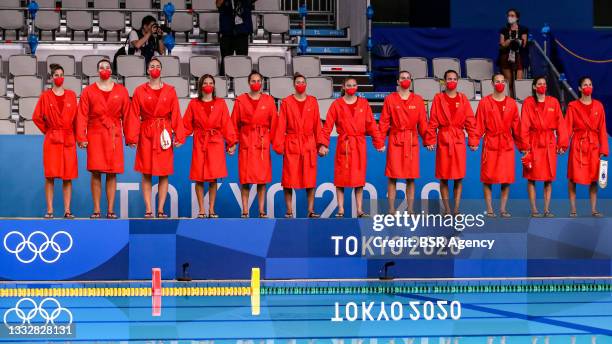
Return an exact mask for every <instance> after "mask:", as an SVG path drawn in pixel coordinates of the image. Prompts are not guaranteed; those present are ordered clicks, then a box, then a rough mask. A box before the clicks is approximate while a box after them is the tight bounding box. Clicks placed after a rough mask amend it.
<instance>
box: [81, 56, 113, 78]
mask: <svg viewBox="0 0 612 344" xmlns="http://www.w3.org/2000/svg"><path fill="white" fill-rule="evenodd" d="M102 59H107V60H110V59H109V57H108V56H106V55H85V56H83V58H82V59H81V74H82V75H83V77H97V76H98V62H99V61H100V60H102Z"/></svg>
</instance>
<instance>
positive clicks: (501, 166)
mask: <svg viewBox="0 0 612 344" xmlns="http://www.w3.org/2000/svg"><path fill="white" fill-rule="evenodd" d="M483 136H484V144H483V146H482V157H481V159H480V181H481V182H483V183H485V184H511V183H514V160H515V159H514V143H515V142H516V144H517V145H519V146H520V128H519V113H518V106H517V105H516V101H514V99H512V98H511V97H506V99H505V105H504V109H503V112H500V109H499V106H498V104H497V101H496V100H495V99H493V96H492V95H488V96H486V97H485V98H483V99H482V100H481V101H480V103H479V104H478V110H477V111H476V128H475V130H474V131H473V132H472V135H470V137H469V138H468V145H469V146H478V145H479V144H480V139H481V138H482V137H483Z"/></svg>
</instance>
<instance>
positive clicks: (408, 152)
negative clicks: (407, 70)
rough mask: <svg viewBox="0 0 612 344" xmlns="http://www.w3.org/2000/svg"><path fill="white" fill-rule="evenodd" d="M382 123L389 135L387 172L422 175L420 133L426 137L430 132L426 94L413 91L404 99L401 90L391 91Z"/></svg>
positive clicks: (393, 175) (396, 175)
mask: <svg viewBox="0 0 612 344" xmlns="http://www.w3.org/2000/svg"><path fill="white" fill-rule="evenodd" d="M378 124H379V127H380V133H381V134H382V135H383V137H384V136H387V135H389V145H388V150H387V166H386V168H385V175H386V176H387V177H389V178H401V179H404V178H405V179H415V178H418V177H419V137H418V135H421V139H423V140H424V139H425V134H426V133H427V111H426V110H425V102H424V101H423V98H421V96H419V95H418V94H414V93H410V97H409V98H408V99H407V100H403V99H402V98H401V97H400V95H399V93H397V92H394V93H391V94H390V95H388V96H387V97H386V98H385V103H384V105H383V109H382V114H381V116H380V120H379V121H378ZM417 133H418V135H417Z"/></svg>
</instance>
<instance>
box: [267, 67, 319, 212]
mask: <svg viewBox="0 0 612 344" xmlns="http://www.w3.org/2000/svg"><path fill="white" fill-rule="evenodd" d="M293 86H294V88H295V92H294V94H292V95H290V96H288V97H286V98H285V99H283V101H282V103H281V109H280V115H279V118H278V125H277V126H276V131H275V132H274V138H273V140H272V142H273V149H274V151H276V152H277V153H278V154H282V155H283V177H282V180H281V185H282V186H283V192H284V194H285V205H286V207H287V213H286V214H285V217H287V218H291V217H293V206H292V203H293V189H306V197H307V200H308V217H309V218H318V217H320V215H319V214H317V213H315V211H314V198H315V187H316V186H317V152H318V150H317V142H318V141H319V140H321V134H322V132H321V118H320V114H319V104H318V103H317V99H316V98H315V97H313V96H310V95H308V94H306V87H307V83H306V78H305V77H304V76H303V75H301V74H297V73H296V74H295V75H294V76H293Z"/></svg>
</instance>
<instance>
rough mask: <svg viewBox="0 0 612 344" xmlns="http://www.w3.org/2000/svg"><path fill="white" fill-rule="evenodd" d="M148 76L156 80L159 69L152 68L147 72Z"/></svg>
mask: <svg viewBox="0 0 612 344" xmlns="http://www.w3.org/2000/svg"><path fill="white" fill-rule="evenodd" d="M149 75H150V76H151V78H152V79H157V78H159V76H160V75H161V69H157V68H153V69H150V70H149Z"/></svg>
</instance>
